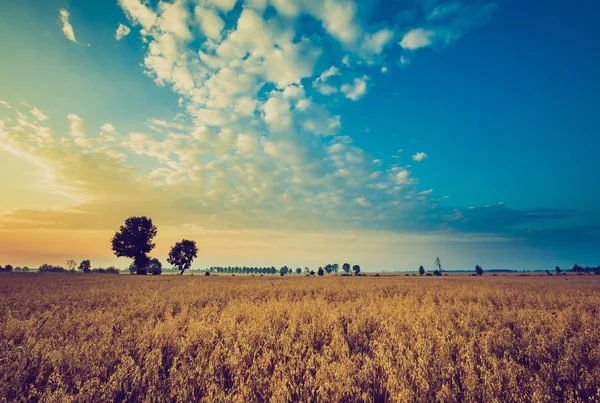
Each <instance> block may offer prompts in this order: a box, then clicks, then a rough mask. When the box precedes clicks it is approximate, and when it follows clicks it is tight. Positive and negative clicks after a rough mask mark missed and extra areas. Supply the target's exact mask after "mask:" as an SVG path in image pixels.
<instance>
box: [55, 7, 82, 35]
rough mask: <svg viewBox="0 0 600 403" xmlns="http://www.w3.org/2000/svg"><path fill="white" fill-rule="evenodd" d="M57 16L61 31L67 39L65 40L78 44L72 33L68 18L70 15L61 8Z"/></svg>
mask: <svg viewBox="0 0 600 403" xmlns="http://www.w3.org/2000/svg"><path fill="white" fill-rule="evenodd" d="M59 14H60V21H61V24H62V31H63V33H64V34H65V36H66V37H67V39H69V40H70V41H71V42H75V43H79V42H77V39H75V32H74V31H73V26H72V25H71V23H70V22H69V17H70V16H71V14H70V13H69V12H68V11H67V10H65V9H64V8H61V9H60V10H59Z"/></svg>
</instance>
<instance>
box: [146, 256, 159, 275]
mask: <svg viewBox="0 0 600 403" xmlns="http://www.w3.org/2000/svg"><path fill="white" fill-rule="evenodd" d="M148 271H149V272H150V274H152V275H153V276H159V275H161V274H162V263H161V262H160V260H158V259H156V258H153V259H150V261H149V262H148Z"/></svg>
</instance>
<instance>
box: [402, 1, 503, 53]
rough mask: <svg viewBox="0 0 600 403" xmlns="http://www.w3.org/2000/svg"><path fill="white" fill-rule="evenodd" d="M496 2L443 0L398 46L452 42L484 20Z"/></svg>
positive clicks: (417, 47) (424, 45) (486, 19)
mask: <svg viewBox="0 0 600 403" xmlns="http://www.w3.org/2000/svg"><path fill="white" fill-rule="evenodd" d="M496 8H497V5H496V4H495V3H491V2H490V3H485V2H472V3H467V2H465V3H461V2H453V3H445V4H441V5H439V6H437V7H436V8H434V9H433V10H432V11H431V12H430V13H429V15H428V16H427V17H426V18H425V20H424V21H423V22H422V27H419V28H415V29H412V30H410V31H408V32H407V33H406V34H405V35H404V37H403V38H402V41H401V42H400V46H402V47H403V48H404V49H407V50H416V49H420V48H424V47H428V46H433V45H438V46H444V45H452V44H453V43H454V42H456V41H457V40H459V39H460V38H461V37H462V36H463V35H465V34H466V33H467V32H468V31H469V30H471V29H472V28H474V27H477V26H479V25H481V24H484V23H486V22H487V21H488V20H489V19H490V18H491V16H492V14H493V13H494V12H495V10H496Z"/></svg>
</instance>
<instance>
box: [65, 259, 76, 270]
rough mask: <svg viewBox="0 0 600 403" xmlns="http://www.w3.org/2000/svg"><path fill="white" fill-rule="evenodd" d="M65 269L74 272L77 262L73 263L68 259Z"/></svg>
mask: <svg viewBox="0 0 600 403" xmlns="http://www.w3.org/2000/svg"><path fill="white" fill-rule="evenodd" d="M67 267H68V268H69V270H70V271H73V272H74V271H75V268H76V267H77V262H76V261H74V260H73V259H69V260H67Z"/></svg>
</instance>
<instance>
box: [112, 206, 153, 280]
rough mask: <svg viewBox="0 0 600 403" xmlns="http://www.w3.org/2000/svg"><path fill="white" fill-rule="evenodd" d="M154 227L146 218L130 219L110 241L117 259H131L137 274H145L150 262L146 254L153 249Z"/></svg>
mask: <svg viewBox="0 0 600 403" xmlns="http://www.w3.org/2000/svg"><path fill="white" fill-rule="evenodd" d="M156 232H157V229H156V226H155V225H154V224H152V219H150V218H147V217H130V218H128V219H127V220H125V224H124V225H121V227H120V228H119V231H118V232H117V233H116V234H115V236H114V237H113V239H112V249H113V251H114V252H115V256H117V257H128V258H131V259H133V266H134V267H135V268H136V273H137V274H146V272H147V266H148V263H149V262H150V258H149V257H148V253H150V251H152V249H154V246H155V244H153V243H152V239H154V237H155V236H156Z"/></svg>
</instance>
